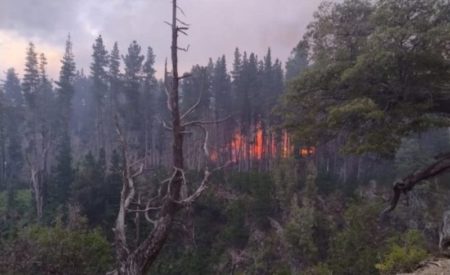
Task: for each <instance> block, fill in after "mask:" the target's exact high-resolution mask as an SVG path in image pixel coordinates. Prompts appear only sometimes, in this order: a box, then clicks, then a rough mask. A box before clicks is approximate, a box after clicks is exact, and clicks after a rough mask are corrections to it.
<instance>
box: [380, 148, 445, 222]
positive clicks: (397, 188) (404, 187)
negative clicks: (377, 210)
mask: <svg viewBox="0 0 450 275" xmlns="http://www.w3.org/2000/svg"><path fill="white" fill-rule="evenodd" d="M435 159H436V161H435V162H433V163H432V164H430V165H429V166H427V167H425V168H423V169H421V170H418V171H416V172H415V173H412V174H410V175H408V176H406V177H404V178H403V179H402V180H398V181H396V182H394V186H393V193H394V194H393V197H392V199H391V203H390V206H389V207H388V208H386V209H385V210H384V211H383V214H387V213H389V212H391V211H393V210H394V209H395V208H396V207H397V204H398V202H399V200H400V197H401V195H402V194H404V195H406V194H407V193H408V192H409V191H411V190H412V189H413V188H414V187H415V186H416V185H417V184H418V183H420V182H421V181H423V180H427V179H430V178H433V177H435V176H438V175H440V174H442V173H444V172H446V171H447V170H449V169H450V153H446V154H443V155H440V156H437V157H436V158H435Z"/></svg>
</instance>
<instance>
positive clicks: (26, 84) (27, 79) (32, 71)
mask: <svg viewBox="0 0 450 275" xmlns="http://www.w3.org/2000/svg"><path fill="white" fill-rule="evenodd" d="M38 86H39V68H38V59H37V53H36V51H35V49H34V44H33V43H31V42H30V43H29V47H28V50H27V54H26V63H25V73H24V76H23V81H22V90H23V93H24V95H25V99H26V100H27V103H28V105H29V107H30V108H34V96H35V95H34V93H35V92H36V90H37V88H38Z"/></svg>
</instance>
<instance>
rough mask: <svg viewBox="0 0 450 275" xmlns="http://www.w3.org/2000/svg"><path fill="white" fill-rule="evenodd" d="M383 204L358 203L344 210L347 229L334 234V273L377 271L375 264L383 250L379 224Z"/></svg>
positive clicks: (375, 272) (331, 261)
mask: <svg viewBox="0 0 450 275" xmlns="http://www.w3.org/2000/svg"><path fill="white" fill-rule="evenodd" d="M381 209H382V208H381V205H378V204H373V203H369V204H363V203H355V204H353V205H351V206H350V207H349V208H348V209H347V211H346V212H345V222H346V224H345V228H344V230H343V231H341V232H339V233H338V234H337V235H336V236H334V240H333V241H332V244H331V249H330V258H329V268H330V269H331V270H332V271H333V274H377V270H376V269H375V264H376V263H377V262H378V255H379V254H380V251H381V250H382V245H383V242H382V241H383V235H382V234H381V232H380V228H379V225H378V216H379V213H380V211H381Z"/></svg>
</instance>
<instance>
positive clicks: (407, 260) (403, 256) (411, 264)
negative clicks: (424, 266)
mask: <svg viewBox="0 0 450 275" xmlns="http://www.w3.org/2000/svg"><path fill="white" fill-rule="evenodd" d="M427 256H428V253H427V251H426V249H425V239H424V237H423V235H422V233H421V232H419V231H417V230H409V231H407V232H406V233H404V234H402V235H400V236H399V237H396V238H392V239H390V240H388V249H387V251H386V252H385V254H384V256H383V258H382V261H381V262H380V263H378V264H376V268H377V269H378V270H379V271H380V272H381V273H382V274H397V273H398V272H412V271H414V269H415V268H416V267H417V265H418V264H419V263H420V262H421V261H423V260H424V259H425V258H426V257H427Z"/></svg>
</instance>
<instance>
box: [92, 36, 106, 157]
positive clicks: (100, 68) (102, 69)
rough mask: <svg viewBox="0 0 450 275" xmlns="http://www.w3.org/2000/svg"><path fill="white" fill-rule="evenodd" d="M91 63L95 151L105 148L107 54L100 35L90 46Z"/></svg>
mask: <svg viewBox="0 0 450 275" xmlns="http://www.w3.org/2000/svg"><path fill="white" fill-rule="evenodd" d="M92 48H93V53H92V63H91V67H90V68H91V78H92V94H93V98H94V100H93V106H92V108H93V109H94V112H93V113H94V114H95V133H96V134H95V139H96V143H95V144H96V149H97V150H99V149H100V148H104V147H105V135H106V133H105V116H106V114H105V111H106V110H105V98H106V94H107V89H108V75H107V71H106V69H107V67H108V61H109V60H108V52H107V51H106V48H105V46H104V44H103V38H102V36H101V35H99V36H98V37H97V39H96V40H95V43H94V45H93V46H92Z"/></svg>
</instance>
